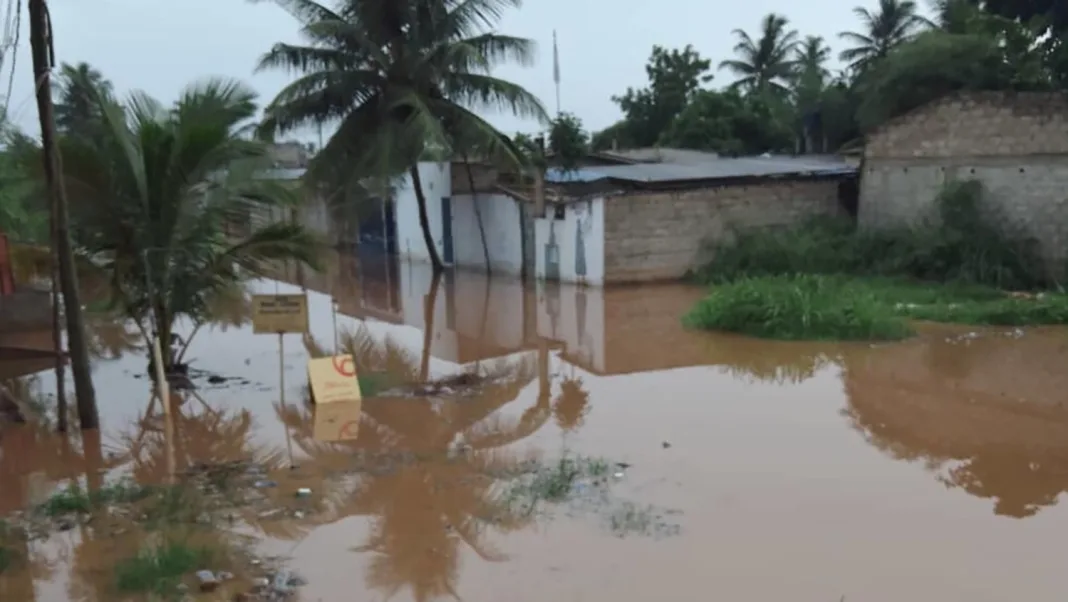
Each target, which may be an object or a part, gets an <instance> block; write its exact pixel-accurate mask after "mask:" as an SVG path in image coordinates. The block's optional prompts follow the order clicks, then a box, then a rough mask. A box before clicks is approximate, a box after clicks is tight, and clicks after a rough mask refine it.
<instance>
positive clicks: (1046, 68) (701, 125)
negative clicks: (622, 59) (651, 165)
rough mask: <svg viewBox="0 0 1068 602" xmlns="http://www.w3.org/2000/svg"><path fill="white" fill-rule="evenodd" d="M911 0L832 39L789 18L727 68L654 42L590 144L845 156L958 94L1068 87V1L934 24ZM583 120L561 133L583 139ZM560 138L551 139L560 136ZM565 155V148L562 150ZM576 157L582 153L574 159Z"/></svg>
mask: <svg viewBox="0 0 1068 602" xmlns="http://www.w3.org/2000/svg"><path fill="white" fill-rule="evenodd" d="M920 9H921V7H920V6H919V5H918V4H917V3H916V2H913V1H911V0H876V2H875V3H874V5H872V6H858V7H856V8H854V9H853V13H854V15H855V16H856V18H857V22H858V27H857V28H856V29H855V30H852V31H844V32H841V33H840V34H839V36H838V38H839V39H838V40H837V41H838V42H839V44H840V46H839V49H838V52H837V58H838V59H839V61H840V63H841V64H842V65H843V68H842V69H840V70H838V71H832V70H831V68H830V63H831V60H832V58H833V57H834V56H835V51H834V50H833V49H832V47H831V45H830V42H829V41H828V40H825V39H823V38H822V37H819V36H803V35H802V34H801V33H800V32H799V31H797V30H796V29H793V28H791V27H790V22H789V20H788V19H787V18H786V17H785V16H783V15H780V14H774V13H773V14H769V15H767V16H765V17H764V18H763V19H762V20H761V23H760V27H759V30H757V31H756V32H754V33H750V32H747V31H745V30H742V29H735V30H734V31H733V32H732V35H733V37H734V38H735V41H736V44H735V46H734V49H733V50H734V51H733V56H732V57H729V58H727V59H725V60H723V61H721V62H720V63H719V64H718V65H717V67H718V71H720V72H723V73H725V74H727V75H730V76H733V78H734V79H733V81H731V83H729V84H727V85H725V86H722V87H719V88H714V87H711V86H709V85H708V84H709V83H710V82H712V81H713V77H714V73H713V71H712V67H713V63H712V61H711V60H710V59H708V58H705V57H702V56H701V55H700V54H699V53H698V52H697V51H696V50H695V49H694V48H693V46H686V47H684V48H681V49H669V48H665V47H662V46H655V47H653V50H652V54H651V55H650V57H649V60H648V62H647V63H646V66H645V72H646V74H647V77H648V81H647V83H646V84H645V86H643V87H640V88H635V87H630V88H627V89H626V90H625V91H623V92H622V93H621V94H618V95H616V96H613V97H612V100H613V102H615V103H616V104H617V105H618V106H619V108H620V110H621V111H622V113H623V118H622V119H621V120H620V121H618V122H616V123H614V124H612V125H611V126H609V127H607V128H605V129H604V130H601V131H599V132H595V133H593V134H592V135H589V136H582V137H580V138H581V141H582V142H580V145H581V144H587V145H588V147H589V148H591V149H593V150H606V149H610V148H634V147H649V146H657V145H659V146H665V147H675V148H685V149H696V150H703V151H711V152H716V153H719V154H721V155H727V156H730V155H754V154H761V153H765V152H769V153H822V152H837V151H839V150H842V149H843V148H845V149H848V148H850V147H859V145H860V144H861V141H862V139H863V135H864V134H865V132H868V131H870V130H871V129H872V128H874V127H876V126H878V125H879V124H880V123H882V122H884V121H886V120H887V119H889V118H892V117H894V116H897V115H900V114H902V113H904V112H906V111H909V110H911V109H913V108H916V107H918V106H920V105H922V104H925V103H927V102H929V101H931V100H933V99H935V98H937V97H939V96H942V95H945V94H947V93H950V92H954V91H958V90H1018V91H1051V90H1063V89H1064V88H1065V87H1066V86H1068V3H1063V2H1057V1H1056V0H1037V1H1034V2H1032V1H1022V0H1017V1H1012V0H937V1H935V2H933V3H932V6H931V9H932V10H931V11H930V12H931V14H932V16H931V17H930V18H928V17H926V16H924V15H923V14H922V13H921V10H920ZM576 127H578V131H579V132H581V122H580V121H577V118H576V117H575V116H574V115H568V116H563V117H562V118H560V119H558V120H556V121H554V123H553V127H552V128H551V131H552V130H565V131H567V130H571V133H570V134H568V135H567V136H562V135H559V134H558V135H556V136H555V139H557V140H563V139H575V138H576V132H575V128H576ZM553 138H554V136H552V135H550V139H553ZM558 150H560V149H558ZM565 154H568V155H571V156H573V155H574V154H575V152H574V151H572V152H570V153H565Z"/></svg>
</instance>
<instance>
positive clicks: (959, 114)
mask: <svg viewBox="0 0 1068 602" xmlns="http://www.w3.org/2000/svg"><path fill="white" fill-rule="evenodd" d="M965 179H975V180H978V181H980V182H981V183H982V184H983V188H984V197H983V200H982V204H983V209H984V211H986V212H988V214H989V215H990V216H991V217H992V218H993V219H995V220H997V221H998V222H999V223H1000V224H1002V225H1003V226H1004V227H1005V228H1006V230H1008V231H1009V232H1010V233H1012V234H1014V235H1017V236H1022V237H1033V238H1035V239H1036V240H1037V241H1038V242H1039V244H1040V245H1041V250H1042V254H1043V256H1044V257H1045V259H1046V261H1047V262H1049V263H1050V265H1051V266H1054V265H1060V264H1063V263H1064V261H1065V260H1066V259H1068V96H1065V95H1061V94H1037V93H1034V94H1022V93H982V94H966V95H958V96H952V97H947V98H944V99H942V100H940V101H936V102H934V103H932V104H930V105H928V106H926V107H921V108H920V109H917V110H916V111H913V112H912V113H909V114H907V115H904V116H902V117H899V118H897V119H895V120H892V121H890V122H888V123H887V124H886V125H884V126H883V127H881V128H880V129H878V130H877V131H875V132H874V133H873V134H871V135H870V136H869V137H868V140H867V144H866V147H865V152H864V165H863V170H862V172H861V185H860V203H859V210H858V221H859V224H860V225H861V227H869V228H881V227H894V226H900V225H905V224H912V223H916V222H918V221H920V220H922V219H927V218H929V217H933V212H934V209H935V207H934V199H935V198H936V197H937V196H938V194H939V192H940V191H941V190H942V188H943V186H944V185H945V183H946V182H951V181H953V180H965Z"/></svg>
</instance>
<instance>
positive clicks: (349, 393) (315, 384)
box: [308, 355, 363, 405]
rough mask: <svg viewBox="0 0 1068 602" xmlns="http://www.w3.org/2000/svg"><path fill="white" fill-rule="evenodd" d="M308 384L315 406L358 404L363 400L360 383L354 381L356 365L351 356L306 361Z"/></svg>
mask: <svg viewBox="0 0 1068 602" xmlns="http://www.w3.org/2000/svg"><path fill="white" fill-rule="evenodd" d="M308 383H309V384H310V385H311V391H312V402H314V403H315V404H316V405H324V404H329V403H344V402H349V403H354V402H355V403H358V402H359V401H360V400H362V399H363V396H362V395H361V394H360V383H359V381H357V380H356V363H355V362H353V361H352V356H351V355H335V356H333V357H319V358H315V359H310V360H308Z"/></svg>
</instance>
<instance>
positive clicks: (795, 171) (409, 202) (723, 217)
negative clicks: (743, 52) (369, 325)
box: [395, 157, 856, 286]
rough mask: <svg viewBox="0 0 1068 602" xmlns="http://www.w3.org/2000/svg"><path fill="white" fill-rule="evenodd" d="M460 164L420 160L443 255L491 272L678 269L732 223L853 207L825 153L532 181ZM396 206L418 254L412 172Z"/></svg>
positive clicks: (636, 278) (402, 230) (402, 248)
mask: <svg viewBox="0 0 1068 602" xmlns="http://www.w3.org/2000/svg"><path fill="white" fill-rule="evenodd" d="M465 171H466V167H464V166H463V165H461V164H458V163H453V164H449V163H437V164H435V163H422V164H420V166H419V177H420V180H421V181H422V186H423V194H424V196H425V198H426V202H427V213H428V220H429V223H430V230H431V233H432V238H433V239H434V244H435V245H436V246H437V250H438V253H439V254H440V255H441V257H442V259H443V261H444V262H445V263H447V264H451V265H454V266H457V267H461V268H471V269H481V270H485V269H486V255H488V256H489V267H490V269H491V270H492V271H493V272H495V273H508V274H517V275H523V276H526V277H530V276H533V277H536V278H538V279H544V280H551V281H563V282H575V283H580V284H588V285H594V286H601V285H605V284H614V283H625V282H641V281H652V280H670V279H676V278H680V277H682V276H684V275H685V274H686V273H687V272H688V271H689V270H691V269H693V268H694V267H696V266H697V265H698V264H699V263H700V261H701V259H702V251H703V250H704V249H705V248H706V247H707V246H708V245H709V244H710V243H712V242H714V241H716V240H721V239H723V238H724V237H729V236H731V235H733V232H734V231H735V230H736V229H738V228H741V229H745V228H765V227H777V226H785V225H789V224H793V223H797V222H799V221H802V220H804V219H807V218H809V217H812V216H815V215H837V214H845V213H849V212H851V211H852V210H854V209H855V193H856V182H855V178H856V168H854V167H851V166H849V165H847V164H846V163H844V162H842V161H840V160H837V161H835V160H830V159H827V158H823V157H820V158H805V157H800V158H795V157H756V158H715V157H711V158H708V160H706V161H703V162H695V164H691V165H677V164H672V163H630V164H621V165H604V166H596V167H582V168H578V169H576V170H573V171H568V172H564V171H560V170H549V172H548V173H546V175H545V181H544V187H543V189H542V190H540V191H539V190H538V186H533V187H531V186H530V185H522V184H518V183H513V182H510V181H507V180H506V179H505V177H504V175H503V174H500V173H498V172H497V171H496V170H495V169H494V168H493V167H491V166H486V165H476V166H474V167H473V172H474V173H473V174H472V176H471V177H468V174H466V173H465ZM469 179H470V180H473V183H474V190H473V191H472V187H471V185H470V183H469V182H468V180H469ZM502 182H506V183H504V184H502ZM395 215H396V234H397V249H398V252H399V254H400V255H401V256H402V257H405V258H408V259H411V260H415V261H428V260H429V254H428V252H427V249H426V245H425V243H424V241H423V234H422V229H421V227H420V222H419V212H418V202H417V198H416V194H415V191H414V189H413V188H412V186H411V182H410V180H405V182H404V183H403V184H402V185H400V186H399V187H398V188H397V195H396V212H395ZM480 218H481V227H480V226H479V221H480ZM483 232H485V241H486V245H485V248H483V245H482V240H483V237H482V233H483Z"/></svg>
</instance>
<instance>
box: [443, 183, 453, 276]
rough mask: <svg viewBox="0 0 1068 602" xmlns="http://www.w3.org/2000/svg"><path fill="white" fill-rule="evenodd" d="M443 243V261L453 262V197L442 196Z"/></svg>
mask: <svg viewBox="0 0 1068 602" xmlns="http://www.w3.org/2000/svg"><path fill="white" fill-rule="evenodd" d="M441 245H442V247H443V249H442V255H444V257H442V261H444V262H445V263H452V199H450V198H449V197H447V196H443V197H441Z"/></svg>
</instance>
